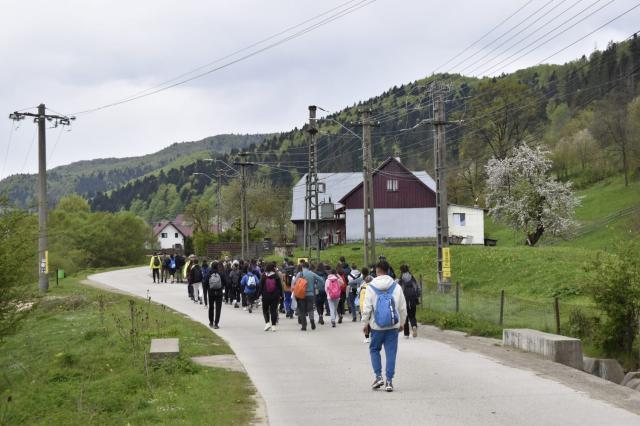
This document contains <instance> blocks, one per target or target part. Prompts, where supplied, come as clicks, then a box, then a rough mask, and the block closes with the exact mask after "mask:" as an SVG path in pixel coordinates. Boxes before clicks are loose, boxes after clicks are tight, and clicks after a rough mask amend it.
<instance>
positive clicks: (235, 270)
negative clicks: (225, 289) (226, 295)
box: [229, 261, 242, 309]
mask: <svg viewBox="0 0 640 426" xmlns="http://www.w3.org/2000/svg"><path fill="white" fill-rule="evenodd" d="M241 278H242V275H241V273H240V265H239V264H238V262H235V261H234V262H233V264H232V265H231V271H229V288H230V289H231V299H232V300H233V307H234V308H236V309H238V308H239V307H240V298H241V294H242V291H241V288H240V279H241Z"/></svg>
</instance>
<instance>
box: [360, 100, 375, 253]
mask: <svg viewBox="0 0 640 426" xmlns="http://www.w3.org/2000/svg"><path fill="white" fill-rule="evenodd" d="M370 114H371V110H370V109H364V110H362V121H361V122H360V123H358V124H360V125H361V126H362V193H363V206H362V207H363V215H364V217H363V224H364V235H363V245H364V253H363V257H364V264H365V266H369V265H371V264H373V263H375V261H376V223H375V218H374V196H373V153H372V147H371V126H374V125H375V124H374V123H372V122H371V119H370Z"/></svg>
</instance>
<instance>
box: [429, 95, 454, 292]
mask: <svg viewBox="0 0 640 426" xmlns="http://www.w3.org/2000/svg"><path fill="white" fill-rule="evenodd" d="M431 90H432V95H433V122H432V124H433V137H434V144H433V158H434V159H435V172H436V221H437V230H438V234H437V235H438V291H440V292H448V291H449V290H450V289H451V270H450V269H449V270H448V271H447V270H445V271H443V249H445V250H444V251H445V252H447V253H448V247H449V216H448V205H449V204H448V201H447V165H446V156H447V155H446V153H447V145H446V140H445V126H446V125H447V124H450V123H448V122H447V121H446V114H445V110H444V97H445V91H446V88H445V87H443V86H441V85H439V84H438V83H434V84H433V86H432V87H431Z"/></svg>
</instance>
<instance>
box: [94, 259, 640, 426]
mask: <svg viewBox="0 0 640 426" xmlns="http://www.w3.org/2000/svg"><path fill="white" fill-rule="evenodd" d="M90 279H91V280H92V281H95V282H98V283H101V284H103V285H107V286H110V287H113V288H115V289H118V290H121V291H125V292H128V293H131V294H133V295H137V296H141V297H146V296H147V292H148V294H149V295H150V296H151V298H152V300H153V301H155V302H158V303H162V304H165V305H167V306H170V307H171V308H173V309H175V310H177V311H180V312H182V313H184V314H186V315H189V316H190V317H191V318H193V319H194V320H196V321H199V322H201V323H204V324H206V323H208V320H207V316H206V311H205V309H204V308H203V307H201V306H200V305H195V304H194V303H193V302H191V301H189V300H188V299H187V297H186V293H187V292H186V286H185V285H179V284H174V285H171V284H163V285H154V284H153V283H152V282H151V278H150V274H149V271H148V270H147V268H137V269H127V270H120V271H114V272H108V273H103V274H98V275H94V276H91V277H90ZM281 323H282V324H281V326H280V327H279V330H278V331H277V332H276V333H272V332H268V333H266V332H264V331H263V327H264V322H263V319H262V315H261V312H259V313H256V312H255V311H254V313H253V314H251V315H250V314H248V313H247V312H243V311H242V310H238V309H232V308H229V307H228V306H224V305H223V312H222V320H221V323H220V326H221V328H220V330H217V333H218V334H219V335H220V336H221V337H222V338H224V339H225V340H226V341H227V342H229V344H230V345H231V347H232V348H233V350H234V351H235V353H236V355H237V356H238V358H239V359H240V361H241V362H242V363H243V364H244V366H245V368H246V370H247V372H248V373H249V375H250V377H251V379H252V380H253V382H254V383H255V385H256V387H257V388H258V391H259V392H260V394H261V395H262V397H263V398H264V400H265V401H266V405H267V411H268V416H269V422H270V424H272V425H278V426H279V425H299V424H306V425H316V424H318V425H323V426H326V425H332V424H338V423H339V424H359V423H360V424H386V425H417V424H421V425H431V424H433V425H436V424H437V425H470V424H504V425H529V424H531V425H533V424H535V425H539V424H552V425H559V424H562V425H605V424H606V425H640V416H636V415H635V414H633V413H631V412H628V411H625V410H623V409H621V408H617V407H614V406H612V405H609V404H607V403H605V402H602V401H599V400H594V399H591V398H589V397H588V396H587V395H585V394H584V393H581V392H577V391H575V390H573V389H571V388H569V387H567V386H565V385H562V384H560V383H557V382H555V381H553V380H550V379H545V378H542V377H539V376H537V375H536V373H534V372H532V371H527V370H521V369H516V368H512V367H508V366H505V365H503V364H500V363H499V362H497V361H495V360H493V359H490V358H488V357H485V356H482V355H480V354H477V353H474V352H465V351H460V350H458V349H456V348H454V347H452V346H449V345H447V344H444V343H440V342H437V341H433V340H429V339H423V338H419V339H415V340H414V339H411V340H404V339H401V342H400V348H399V357H398V367H397V372H396V379H395V380H394V384H395V386H396V392H394V393H391V394H388V393H384V392H373V391H371V390H370V389H369V384H370V382H371V381H372V379H373V377H372V372H371V369H370V366H369V355H368V351H367V345H365V344H364V343H362V335H361V333H360V325H359V324H354V323H346V324H342V325H341V326H339V327H338V328H336V329H332V328H330V327H327V326H326V325H325V326H320V327H319V328H318V329H317V330H316V331H313V332H312V331H308V332H306V333H303V332H301V331H299V330H298V328H297V322H296V321H295V320H288V319H286V318H283V319H282V320H281Z"/></svg>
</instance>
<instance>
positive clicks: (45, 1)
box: [0, 0, 640, 177]
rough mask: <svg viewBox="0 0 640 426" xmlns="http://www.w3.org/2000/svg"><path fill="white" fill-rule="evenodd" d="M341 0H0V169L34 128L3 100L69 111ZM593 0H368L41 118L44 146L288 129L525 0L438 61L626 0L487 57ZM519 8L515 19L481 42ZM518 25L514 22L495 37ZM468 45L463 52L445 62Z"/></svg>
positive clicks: (153, 145)
mask: <svg viewBox="0 0 640 426" xmlns="http://www.w3.org/2000/svg"><path fill="white" fill-rule="evenodd" d="M345 1H346V0H324V1H310V0H233V1H220V0H218V1H187V0H180V1H178V0H173V1H171V0H136V1H126V2H125V1H115V0H110V1H107V0H91V1H87V0H76V1H71V0H58V1H50V0H30V1H12V2H4V4H3V7H2V13H1V14H0V57H2V66H0V114H2V117H5V122H4V124H1V123H2V122H1V121H0V177H4V176H6V175H9V174H13V173H19V172H34V171H36V165H37V156H36V150H37V146H36V144H35V143H34V144H32V141H33V140H34V139H35V127H36V126H35V125H34V124H33V123H31V122H28V121H26V120H25V121H23V122H21V123H20V126H19V128H18V129H15V126H14V128H13V130H12V127H11V121H10V120H8V119H6V116H7V115H8V113H9V112H12V111H14V110H16V109H22V108H27V107H31V106H35V105H37V104H39V103H41V102H44V103H45V104H46V105H47V107H49V108H52V109H53V110H55V111H59V112H61V113H64V114H70V113H74V112H78V111H82V110H85V109H88V108H93V107H97V106H101V105H104V104H107V103H110V102H112V101H116V100H118V99H122V98H126V97H129V96H131V95H133V94H135V93H138V92H140V91H142V90H145V89H148V88H150V87H154V86H156V85H158V84H159V83H162V82H164V81H166V80H169V79H171V78H174V77H176V76H177V75H180V74H183V73H185V72H187V71H190V70H192V69H194V68H197V67H199V66H201V65H204V64H207V63H208V62H210V61H213V60H215V59H217V58H220V57H222V56H225V55H227V54H229V53H231V52H233V51H235V50H237V49H240V48H242V47H245V46H247V45H250V44H252V43H254V42H257V41H259V40H261V39H264V38H266V37H268V36H270V35H272V34H274V33H278V32H280V31H282V30H284V29H286V28H288V27H290V26H292V25H296V24H298V23H300V22H302V21H305V20H307V19H309V18H311V17H313V16H315V15H318V14H320V13H323V12H325V11H327V10H329V9H332V8H334V7H337V6H339V5H341V4H343V3H345ZM608 1H609V0H601V1H599V2H598V1H597V0H584V1H580V0H551V2H550V3H548V2H549V0H531V1H530V2H528V1H527V0H510V1H507V0H484V1H471V0H468V1H461V0H448V1H428V0H377V1H375V2H373V3H372V4H369V5H368V6H366V7H364V8H362V9H360V10H357V11H355V12H353V13H352V14H349V15H347V16H344V17H342V18H341V19H338V20H336V21H335V22H331V23H329V24H327V25H325V26H322V27H320V28H317V29H315V30H313V31H311V32H309V33H308V34H305V35H303V36H302V37H300V38H297V39H294V40H291V41H289V42H287V43H284V44H282V45H280V46H277V47H275V48H273V49H271V50H268V51H265V52H263V53H260V54H258V55H256V56H254V57H252V58H249V59H247V60H244V61H241V62H238V63H236V64H234V65H231V66H229V67H227V68H225V69H222V70H220V71H217V72H214V73H211V74H209V75H207V76H206V77H203V78H201V79H198V80H195V81H192V82H190V83H188V84H185V85H182V86H178V87H175V88H173V89H170V90H167V91H164V92H162V93H158V94H156V95H153V96H149V97H146V98H143V99H140V100H137V101H134V102H130V103H127V104H123V105H119V106H115V107H113V108H107V109H104V110H101V111H97V112H94V113H89V114H83V115H79V116H78V119H77V121H76V122H75V123H74V125H73V128H72V131H70V132H64V133H61V132H60V130H59V129H49V130H48V133H47V137H48V144H49V151H52V150H53V146H54V145H55V144H56V141H57V140H58V139H59V142H58V144H57V148H56V149H55V152H53V155H52V156H51V158H50V161H49V167H52V166H57V165H60V164H67V163H70V162H73V161H77V160H85V159H93V158H101V157H123V156H131V155H141V154H147V153H150V152H153V151H156V150H158V149H161V148H163V147H165V146H167V145H170V144H172V143H173V142H181V141H191V140H198V139H202V138H204V137H206V136H211V135H215V134H220V133H256V132H276V131H286V130H290V129H291V128H293V127H294V126H300V125H302V124H303V123H304V121H305V119H306V117H307V114H308V113H307V106H308V105H310V104H317V105H319V106H322V107H323V108H325V109H329V110H339V109H341V108H343V107H345V106H348V105H351V104H353V103H354V102H357V101H358V100H362V99H366V98H369V97H371V96H375V95H377V94H379V93H381V92H383V91H385V90H387V89H388V88H390V87H392V86H394V85H399V84H401V83H406V82H410V81H413V80H416V79H418V78H422V77H424V76H427V75H430V74H431V73H432V72H433V71H434V69H436V68H437V67H438V66H440V65H441V64H442V63H444V62H445V61H447V60H448V59H449V58H451V57H452V56H454V55H456V54H457V53H459V52H460V51H462V50H463V49H464V48H465V47H467V46H468V45H470V44H471V43H473V42H474V41H476V40H477V39H478V38H480V37H481V36H482V35H484V34H485V33H486V32H487V31H489V30H491V29H492V28H493V27H494V26H495V25H497V24H498V23H500V22H501V21H502V20H503V19H505V18H507V17H508V16H509V15H511V14H512V13H513V12H515V11H516V10H517V9H518V8H520V7H521V6H523V5H525V4H526V6H525V7H524V8H523V9H522V10H521V11H520V12H519V13H518V14H516V15H515V16H513V17H512V18H511V19H510V20H508V21H507V22H506V23H504V24H503V25H502V26H501V27H499V28H498V29H496V30H495V32H493V33H492V34H490V35H489V36H487V37H486V38H485V39H483V40H482V41H481V42H480V43H478V44H477V45H476V46H474V47H473V48H472V49H470V50H469V51H468V52H467V53H465V54H464V55H462V56H460V57H459V58H458V59H457V60H455V61H453V62H451V63H449V64H448V65H447V66H446V67H444V68H442V69H440V70H439V71H463V70H464V71H465V73H468V72H471V71H473V73H474V74H478V73H480V74H482V73H486V72H488V71H493V72H494V73H500V72H503V71H505V72H506V71H513V70H516V69H519V68H522V67H525V66H529V65H534V64H537V63H538V62H540V61H541V60H542V59H544V58H545V57H547V56H548V55H550V54H551V53H554V52H556V51H557V50H558V49H560V48H563V47H565V46H567V45H568V44H570V43H572V42H573V41H575V40H577V39H578V38H580V37H582V36H583V35H585V34H587V33H588V32H590V31H591V30H593V29H595V28H597V27H598V26H600V25H601V24H603V23H605V22H606V21H608V20H609V19H611V18H613V17H615V16H617V15H618V14H620V13H622V12H624V11H626V10H628V9H629V8H631V7H633V6H634V5H635V4H636V3H637V1H632V0H616V1H613V3H611V4H610V5H608V6H606V7H604V8H603V9H602V10H600V11H599V12H596V13H595V14H594V15H593V16H591V17H590V18H588V19H586V20H585V21H584V22H582V23H580V24H578V25H576V26H575V27H574V28H572V29H571V30H569V31H567V32H566V33H565V34H563V35H561V36H559V37H558V38H556V39H554V40H552V41H550V42H549V43H548V44H547V45H545V46H542V47H540V48H538V49H536V50H534V51H533V52H531V53H529V54H527V55H526V56H525V57H523V58H522V59H520V60H518V61H516V62H514V63H513V64H511V65H509V66H507V67H502V68H501V67H497V68H496V69H493V70H490V69H488V68H490V67H491V66H492V65H494V64H498V63H499V62H500V61H501V60H502V59H504V58H507V57H508V56H509V55H511V54H513V53H514V52H516V51H517V50H519V49H521V48H523V47H524V46H526V45H527V44H529V43H531V42H533V41H534V40H535V39H536V38H538V37H540V36H542V35H544V34H545V33H547V32H548V31H549V30H551V29H553V28H554V27H556V26H557V25H560V24H561V23H562V22H563V21H565V20H566V19H569V18H571V17H572V16H573V15H575V14H576V13H578V12H580V11H581V10H582V9H584V8H586V7H588V6H589V5H593V6H592V7H591V8H590V9H588V10H587V11H585V12H584V13H583V14H582V15H580V16H578V17H576V18H574V19H573V20H571V21H570V22H568V23H567V24H565V25H564V26H562V27H561V28H559V29H558V30H556V31H555V32H554V33H552V34H550V35H549V36H547V37H546V38H543V39H541V40H540V42H538V43H536V44H534V45H532V46H531V48H534V47H535V46H537V45H538V44H539V43H542V42H544V41H545V40H546V39H548V38H549V37H551V36H552V35H553V34H556V33H558V32H559V31H561V30H562V29H563V28H566V27H568V26H569V25H571V24H572V23H574V22H576V21H577V20H578V19H580V18H581V17H584V16H586V15H587V14H588V13H590V12H593V11H595V10H596V9H597V8H599V7H601V6H604V5H606V4H607V2H608ZM594 2H595V4H594ZM357 3H358V2H357V1H353V2H351V3H350V5H355V4H357ZM527 3H528V4H527ZM547 3H548V5H547V6H545V4H547ZM572 5H573V6H572ZM345 7H347V6H345ZM540 8H542V9H540ZM552 8H555V9H552ZM539 9H540V10H539ZM538 10H539V11H538ZM565 10H566V12H565V13H564V14H563V15H561V16H559V17H558V15H559V14H560V13H561V12H563V11H565ZM536 11H538V12H537V14H534V13H535V12H536ZM545 13H546V15H545ZM531 14H534V15H532V16H531V17H530V18H529V19H528V20H525V18H527V17H528V16H530V15H531ZM326 16H329V15H326ZM326 16H325V17H326ZM536 19H539V20H538V21H537V22H535V23H534V21H535V20H536ZM522 20H525V21H524V22H523V23H522V24H521V25H520V26H518V27H516V28H515V29H513V30H512V31H511V32H509V33H508V34H506V35H504V36H503V37H502V38H500V39H499V40H498V41H496V42H495V43H493V44H491V45H489V43H491V42H492V41H493V40H494V39H496V38H498V37H500V36H501V35H502V34H504V33H505V32H507V31H508V30H509V29H511V28H512V27H514V26H515V25H517V24H518V23H519V22H521V21H522ZM548 21H551V22H550V23H548V24H547V25H546V26H544V27H542V26H543V25H545V24H546V23H547V22H548ZM639 23H640V8H638V9H635V10H633V11H632V12H630V13H629V14H627V15H626V16H624V17H622V18H620V19H619V20H617V21H616V22H614V23H612V24H610V25H608V26H607V27H605V28H604V29H602V30H600V31H598V32H597V33H595V34H593V35H591V36H589V37H587V38H586V39H584V41H581V42H579V43H577V44H575V45H574V46H572V47H571V48H569V49H567V50H566V51H564V52H562V53H561V54H558V55H557V56H554V57H553V58H552V59H550V60H549V61H548V62H555V63H562V62H565V61H567V60H570V59H574V58H576V57H579V56H581V55H582V54H589V53H590V52H591V51H593V50H594V48H596V47H597V48H604V47H605V46H606V44H607V42H608V41H609V40H623V39H625V38H626V37H628V36H629V35H631V34H632V33H633V32H634V31H637V30H640V24H639ZM540 27H542V28H540ZM302 28H303V27H300V28H298V30H300V29H302ZM521 30H524V31H523V32H522V33H521V34H520V35H518V36H515V37H514V38H513V39H512V40H510V41H508V42H506V43H504V45H503V46H501V47H500V48H497V46H499V45H500V43H503V42H505V41H506V40H508V39H509V37H511V36H514V35H515V34H516V33H517V32H518V31H521ZM531 33H534V34H533V35H531ZM288 34H291V33H287V34H286V35H288ZM286 35H283V36H281V37H280V38H282V37H285V36H286ZM278 39H279V38H276V39H274V40H272V41H275V40H278ZM519 40H523V41H522V42H521V43H518V41H519ZM516 43H517V44H516ZM514 44H516V45H515V46H514V47H513V48H511V49H509V50H507V49H508V48H509V47H510V46H512V45H514ZM487 45H489V46H488V47H487V48H485V49H484V50H482V49H483V48H484V47H485V46H487ZM263 46H264V45H260V46H258V47H256V48H259V47H263ZM496 48H497V49H496ZM531 48H529V49H526V50H523V52H522V53H525V52H527V51H528V50H530V49H531ZM492 49H496V50H495V51H494V52H491V50H492ZM254 50H255V48H254ZM480 50H482V51H480ZM250 51H251V50H250ZM250 51H248V52H250ZM476 52H478V53H476ZM245 53H247V52H245ZM472 54H475V56H474V57H472V58H470V59H469V60H468V61H466V62H464V63H463V64H461V65H459V66H457V67H453V66H454V65H456V64H457V63H458V62H460V61H462V60H464V59H465V57H466V56H470V55H472ZM485 55H487V56H486V58H484V59H483V60H480V59H481V58H483V56H485ZM496 55H500V56H499V57H496ZM518 56H519V55H516V56H515V57H514V58H517V57H518ZM235 58H237V56H236V57H233V58H230V59H235ZM477 60H480V61H479V62H478V64H477V65H482V64H483V63H485V62H487V66H485V67H479V68H478V69H474V68H476V67H475V66H470V67H468V68H467V69H465V67H467V65H471V64H473V62H474V61H477ZM508 62H510V60H509V61H506V62H505V64H506V63H508ZM223 63H224V62H220V63H218V64H216V65H220V64H223ZM210 68H211V67H209V68H205V70H206V69H210ZM10 134H11V135H12V136H11V143H10V144H9V137H8V136H9V135H10ZM7 151H8V153H9V155H8V157H7V156H6V153H7ZM5 163H6V167H3V166H4V165H5Z"/></svg>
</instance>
